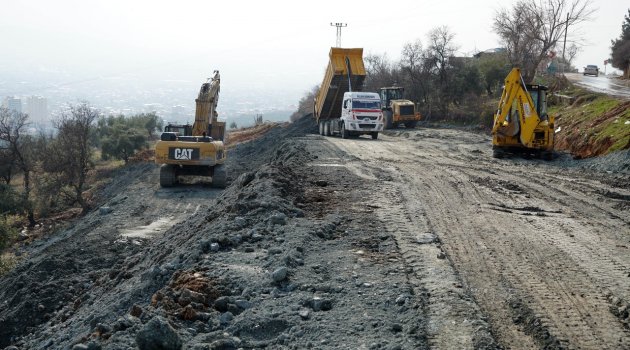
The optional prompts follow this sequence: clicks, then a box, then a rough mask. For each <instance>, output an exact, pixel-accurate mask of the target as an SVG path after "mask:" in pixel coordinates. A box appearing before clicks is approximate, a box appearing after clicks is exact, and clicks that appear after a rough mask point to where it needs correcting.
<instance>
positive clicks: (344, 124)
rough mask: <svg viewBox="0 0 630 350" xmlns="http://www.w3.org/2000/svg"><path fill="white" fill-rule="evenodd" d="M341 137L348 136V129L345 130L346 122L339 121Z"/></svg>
mask: <svg viewBox="0 0 630 350" xmlns="http://www.w3.org/2000/svg"><path fill="white" fill-rule="evenodd" d="M341 138H342V139H347V138H350V135H349V133H348V131H347V130H346V123H341Z"/></svg>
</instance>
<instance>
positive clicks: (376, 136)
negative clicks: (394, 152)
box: [371, 131, 378, 140]
mask: <svg viewBox="0 0 630 350" xmlns="http://www.w3.org/2000/svg"><path fill="white" fill-rule="evenodd" d="M371 135H372V140H376V139H377V138H378V132H377V131H374V132H373V133H372V134H371Z"/></svg>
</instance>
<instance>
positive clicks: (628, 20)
mask: <svg viewBox="0 0 630 350" xmlns="http://www.w3.org/2000/svg"><path fill="white" fill-rule="evenodd" d="M611 43H612V46H611V48H610V49H611V60H612V66H613V67H615V68H619V69H621V70H622V71H623V76H624V77H625V78H626V79H628V78H630V9H628V14H626V15H625V16H624V22H623V23H622V24H621V35H620V36H619V39H616V40H612V41H611Z"/></svg>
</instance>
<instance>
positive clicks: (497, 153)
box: [492, 148, 504, 159]
mask: <svg viewBox="0 0 630 350" xmlns="http://www.w3.org/2000/svg"><path fill="white" fill-rule="evenodd" d="M503 156H504V152H503V150H502V149H500V148H493V149H492V157H493V158H498V159H500V158H503Z"/></svg>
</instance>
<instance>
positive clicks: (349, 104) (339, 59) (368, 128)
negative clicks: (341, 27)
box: [313, 47, 383, 139]
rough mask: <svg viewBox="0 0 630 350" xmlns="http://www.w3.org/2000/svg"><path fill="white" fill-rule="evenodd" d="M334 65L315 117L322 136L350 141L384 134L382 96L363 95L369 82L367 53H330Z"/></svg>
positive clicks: (330, 65)
mask: <svg viewBox="0 0 630 350" xmlns="http://www.w3.org/2000/svg"><path fill="white" fill-rule="evenodd" d="M329 56H330V62H329V63H328V68H327V69H326V74H325V75H324V80H323V82H322V84H321V85H320V88H319V92H318V93H317V95H316V96H315V103H314V108H313V109H314V110H313V115H314V117H315V120H316V121H317V124H318V126H319V133H320V134H321V135H325V136H333V135H336V134H339V135H341V137H342V138H348V137H352V136H359V135H371V136H372V139H377V138H378V133H379V132H380V131H383V112H382V110H381V100H380V96H379V94H377V93H375V92H361V89H362V88H363V81H364V80H365V66H364V65H363V49H361V48H358V49H344V48H336V47H333V48H331V49H330V55H329Z"/></svg>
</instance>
